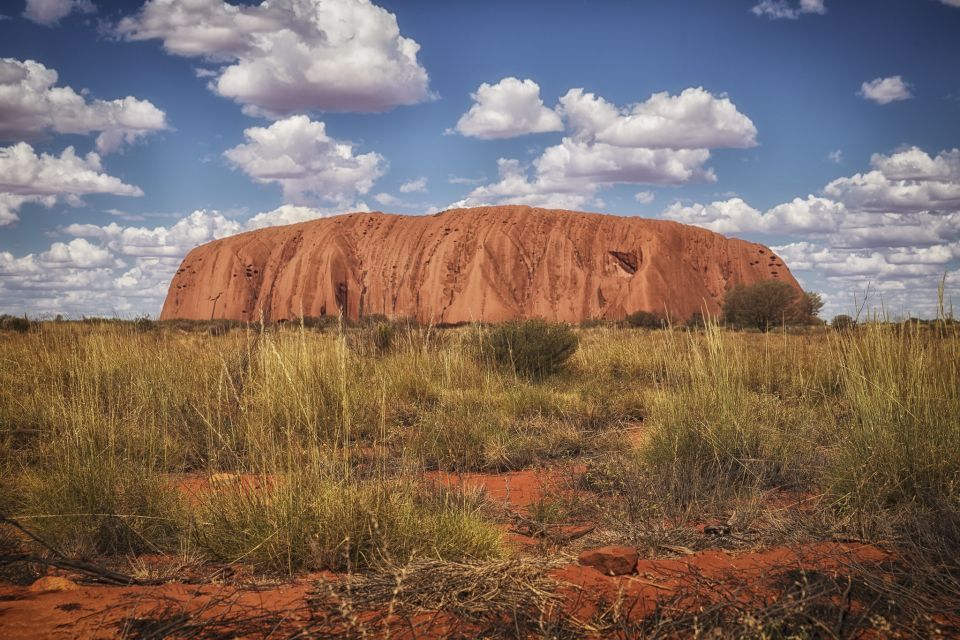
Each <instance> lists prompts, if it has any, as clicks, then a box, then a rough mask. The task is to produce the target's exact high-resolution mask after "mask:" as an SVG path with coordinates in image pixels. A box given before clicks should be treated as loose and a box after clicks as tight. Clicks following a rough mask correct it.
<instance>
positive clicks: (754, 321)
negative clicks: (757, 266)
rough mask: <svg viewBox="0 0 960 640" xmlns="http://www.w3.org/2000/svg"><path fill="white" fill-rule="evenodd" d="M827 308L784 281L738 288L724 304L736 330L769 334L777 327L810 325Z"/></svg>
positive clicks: (732, 290)
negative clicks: (747, 328) (755, 330)
mask: <svg viewBox="0 0 960 640" xmlns="http://www.w3.org/2000/svg"><path fill="white" fill-rule="evenodd" d="M822 307H823V302H822V301H821V300H820V296H819V295H818V294H816V293H808V292H805V291H798V290H797V289H796V288H794V287H792V286H791V285H789V284H787V283H786V282H783V281H781V280H761V281H760V282H757V283H754V284H752V285H737V286H735V287H734V288H733V289H731V290H730V291H728V292H727V295H726V296H725V297H724V300H723V317H724V320H725V321H726V323H727V324H728V325H731V326H734V327H740V328H743V327H754V328H756V329H759V330H760V331H769V330H770V329H771V328H773V327H776V326H782V325H788V324H810V323H811V322H813V321H814V320H815V319H816V314H817V313H818V312H819V311H820V309H821V308H822Z"/></svg>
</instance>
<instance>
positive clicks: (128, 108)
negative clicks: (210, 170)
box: [0, 58, 168, 153]
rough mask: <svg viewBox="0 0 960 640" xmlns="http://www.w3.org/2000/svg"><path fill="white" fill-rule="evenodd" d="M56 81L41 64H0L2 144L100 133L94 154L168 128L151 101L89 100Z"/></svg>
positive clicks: (8, 61)
mask: <svg viewBox="0 0 960 640" xmlns="http://www.w3.org/2000/svg"><path fill="white" fill-rule="evenodd" d="M57 78H58V76H57V72H56V71H55V70H53V69H49V68H47V67H46V66H44V65H42V64H40V63H39V62H35V61H33V60H23V61H21V60H16V59H13V58H2V59H0V139H2V140H24V139H31V138H37V137H40V136H42V135H44V134H46V133H79V134H89V133H93V132H98V133H99V134H100V135H99V136H98V137H97V149H98V150H99V151H100V152H101V153H104V152H110V151H116V150H117V149H119V148H120V147H121V146H122V145H123V144H124V143H132V142H134V141H136V140H137V139H139V138H142V137H144V136H146V135H148V134H150V133H153V132H155V131H161V130H164V129H167V128H168V126H167V119H166V114H165V113H164V112H163V111H161V110H160V109H158V108H157V107H156V106H154V105H153V103H151V102H150V101H149V100H139V99H137V98H134V97H132V96H127V97H125V98H118V99H116V100H98V99H94V100H88V99H87V98H86V97H84V96H83V95H81V94H78V93H77V92H76V91H74V90H73V89H72V88H70V87H58V86H56V84H57Z"/></svg>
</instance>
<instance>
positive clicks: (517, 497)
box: [426, 469, 559, 510]
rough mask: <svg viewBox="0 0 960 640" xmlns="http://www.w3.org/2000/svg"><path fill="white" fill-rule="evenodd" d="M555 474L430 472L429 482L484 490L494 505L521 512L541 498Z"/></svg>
mask: <svg viewBox="0 0 960 640" xmlns="http://www.w3.org/2000/svg"><path fill="white" fill-rule="evenodd" d="M558 475H559V474H557V473H551V472H547V471H537V470H534V469H524V470H523V471H510V472H508V473H497V474H489V473H451V472H449V471H431V472H428V473H427V474H426V477H427V479H428V480H433V481H434V482H437V483H438V484H441V485H445V486H449V487H461V488H465V489H466V488H483V489H485V490H486V492H487V495H488V496H489V497H490V499H491V500H492V501H493V502H494V503H498V504H501V505H503V506H504V507H507V508H512V509H514V510H516V509H518V508H519V509H523V510H525V509H526V508H528V507H530V505H532V504H535V503H536V502H538V501H539V500H540V499H541V498H543V496H544V493H545V489H547V488H548V487H550V486H552V485H553V484H555V482H556V480H557V479H558Z"/></svg>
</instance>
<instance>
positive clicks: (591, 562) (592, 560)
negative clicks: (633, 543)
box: [577, 546, 640, 576]
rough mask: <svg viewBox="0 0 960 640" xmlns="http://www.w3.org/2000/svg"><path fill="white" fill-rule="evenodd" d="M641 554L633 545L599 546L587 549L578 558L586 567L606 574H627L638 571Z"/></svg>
mask: <svg viewBox="0 0 960 640" xmlns="http://www.w3.org/2000/svg"><path fill="white" fill-rule="evenodd" d="M639 559H640V554H638V553H637V550H636V549H634V548H633V547H615V546H611V547H597V548H595V549H587V550H586V551H584V552H582V553H581V554H580V556H579V557H578V558H577V560H579V562H580V564H582V565H583V566H585V567H593V568H594V569H596V570H597V571H600V572H601V573H603V574H604V575H608V576H625V575H629V574H631V573H634V572H636V570H637V561H638V560H639Z"/></svg>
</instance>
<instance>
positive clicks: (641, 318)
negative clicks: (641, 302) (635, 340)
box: [625, 311, 667, 329]
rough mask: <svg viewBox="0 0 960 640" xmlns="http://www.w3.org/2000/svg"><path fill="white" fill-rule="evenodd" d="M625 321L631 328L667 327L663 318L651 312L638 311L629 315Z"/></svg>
mask: <svg viewBox="0 0 960 640" xmlns="http://www.w3.org/2000/svg"><path fill="white" fill-rule="evenodd" d="M625 320H626V322H627V324H629V325H630V326H631V327H638V328H641V329H662V328H664V327H665V326H667V323H666V321H665V320H664V319H663V318H661V317H660V316H659V315H657V314H656V313H652V312H650V311H636V312H634V313H631V314H630V315H628V316H627V317H626V318H625Z"/></svg>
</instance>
